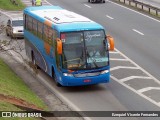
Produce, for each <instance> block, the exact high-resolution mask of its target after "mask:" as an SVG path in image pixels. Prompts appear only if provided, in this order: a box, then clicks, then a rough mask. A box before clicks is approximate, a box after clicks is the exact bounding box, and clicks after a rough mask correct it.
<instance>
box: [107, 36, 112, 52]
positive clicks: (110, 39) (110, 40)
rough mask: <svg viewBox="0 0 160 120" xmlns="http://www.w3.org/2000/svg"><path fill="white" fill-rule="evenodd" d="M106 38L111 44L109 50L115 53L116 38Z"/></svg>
mask: <svg viewBox="0 0 160 120" xmlns="http://www.w3.org/2000/svg"><path fill="white" fill-rule="evenodd" d="M106 38H107V40H108V43H109V46H108V48H109V50H110V51H114V38H113V37H112V36H110V35H106Z"/></svg>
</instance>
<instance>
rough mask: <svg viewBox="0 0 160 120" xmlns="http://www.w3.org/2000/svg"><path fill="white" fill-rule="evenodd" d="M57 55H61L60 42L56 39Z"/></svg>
mask: <svg viewBox="0 0 160 120" xmlns="http://www.w3.org/2000/svg"><path fill="white" fill-rule="evenodd" d="M57 53H58V54H59V55H61V54H62V41H61V40H60V39H57Z"/></svg>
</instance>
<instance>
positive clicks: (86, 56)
mask: <svg viewBox="0 0 160 120" xmlns="http://www.w3.org/2000/svg"><path fill="white" fill-rule="evenodd" d="M61 40H62V42H63V55H62V60H63V68H65V69H71V70H80V69H94V68H99V67H104V66H107V65H108V63H109V59H108V53H107V48H106V43H105V33H104V31H103V30H97V31H82V32H68V33H61Z"/></svg>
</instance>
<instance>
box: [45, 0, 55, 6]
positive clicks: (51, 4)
mask: <svg viewBox="0 0 160 120" xmlns="http://www.w3.org/2000/svg"><path fill="white" fill-rule="evenodd" d="M44 1H45V2H46V3H47V4H49V5H53V4H51V3H49V2H48V1H47V0H44Z"/></svg>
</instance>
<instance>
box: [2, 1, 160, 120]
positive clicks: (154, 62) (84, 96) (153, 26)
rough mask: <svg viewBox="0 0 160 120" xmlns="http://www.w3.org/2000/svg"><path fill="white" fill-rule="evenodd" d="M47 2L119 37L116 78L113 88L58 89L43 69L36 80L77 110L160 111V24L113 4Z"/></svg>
mask: <svg viewBox="0 0 160 120" xmlns="http://www.w3.org/2000/svg"><path fill="white" fill-rule="evenodd" d="M48 1H49V0H48ZM49 2H50V3H52V4H53V5H59V6H61V7H63V8H66V9H68V10H71V11H74V12H77V13H79V14H82V15H84V16H86V17H89V18H90V19H92V20H94V21H96V22H98V23H100V24H102V25H103V26H105V28H106V30H107V33H108V34H111V35H112V36H113V37H114V38H115V43H116V48H117V49H118V50H116V51H115V52H111V53H110V56H111V74H112V76H111V82H110V83H109V84H100V85H96V86H84V87H69V88H66V87H61V88H58V87H56V86H55V84H54V82H53V80H52V79H51V78H50V77H48V76H47V75H46V74H45V73H44V72H42V71H40V74H39V76H38V77H39V79H40V80H41V82H43V84H44V85H45V86H46V87H48V88H49V89H50V90H51V91H54V93H55V94H56V95H57V96H58V97H59V98H61V99H62V100H63V101H64V102H66V103H67V104H68V105H69V106H70V107H72V108H73V109H75V110H89V111H92V110H93V111H103V110H104V111H159V110H160V83H159V80H160V74H159V71H160V68H159V64H160V63H159V61H160V55H159V54H158V52H157V51H158V49H159V48H158V47H159V45H160V42H159V38H160V34H159V31H160V22H159V21H157V20H154V19H151V18H149V17H146V16H144V15H142V14H139V13H137V12H134V11H131V10H128V9H126V8H124V7H121V6H119V5H117V4H114V3H112V2H106V3H105V4H89V3H88V2H87V1H86V0H74V1H73V0H50V1H49ZM3 37H4V38H8V37H6V36H3ZM122 53H123V54H122ZM124 54H125V55H124ZM133 61H134V62H133ZM147 71H148V72H147ZM91 119H93V120H99V119H100V118H91ZM101 119H104V120H114V119H115V120H125V119H126V120H128V119H131V120H151V119H152V120H159V118H101Z"/></svg>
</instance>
